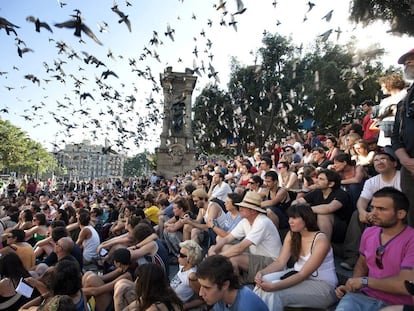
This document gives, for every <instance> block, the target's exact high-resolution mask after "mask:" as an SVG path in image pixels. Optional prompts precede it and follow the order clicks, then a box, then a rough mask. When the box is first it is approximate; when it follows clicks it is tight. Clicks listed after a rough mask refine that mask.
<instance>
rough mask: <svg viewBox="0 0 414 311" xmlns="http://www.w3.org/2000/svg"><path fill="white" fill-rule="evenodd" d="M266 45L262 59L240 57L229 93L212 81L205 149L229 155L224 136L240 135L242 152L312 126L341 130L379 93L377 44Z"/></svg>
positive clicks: (201, 136) (198, 105)
mask: <svg viewBox="0 0 414 311" xmlns="http://www.w3.org/2000/svg"><path fill="white" fill-rule="evenodd" d="M262 42H263V46H262V47H261V48H259V49H258V51H257V61H256V63H255V64H252V65H249V66H241V65H240V64H239V63H238V62H237V61H236V60H234V61H233V63H232V66H231V77H230V81H229V84H228V91H227V92H226V91H223V90H219V89H218V88H217V86H214V85H209V86H207V87H206V88H205V89H204V90H203V91H202V93H201V95H200V96H199V97H198V98H197V99H196V102H195V106H194V113H195V114H194V120H195V122H194V123H193V124H194V133H196V135H195V137H196V142H197V144H198V145H199V146H200V148H201V149H202V151H204V152H210V153H217V152H221V151H222V150H223V149H224V148H223V146H222V145H221V142H222V141H223V140H227V141H232V140H236V141H238V142H240V144H238V146H239V149H238V150H237V152H240V151H242V150H241V147H242V146H246V145H247V144H248V143H251V142H253V143H255V145H256V146H257V147H262V146H264V144H265V143H266V142H269V141H272V140H275V139H277V138H281V137H284V136H286V135H287V134H288V132H289V131H290V130H298V129H310V128H311V127H312V126H313V128H312V129H315V128H316V127H317V128H318V129H323V131H325V132H326V131H333V132H336V131H337V130H338V127H339V126H340V124H341V121H345V119H346V120H347V121H350V120H351V119H353V118H356V117H359V116H360V113H361V112H360V110H359V109H358V106H359V104H360V103H361V102H362V101H363V100H365V99H375V98H378V91H379V85H378V82H377V81H378V78H379V77H380V76H382V75H384V74H385V72H384V68H383V67H382V65H381V63H380V62H379V61H376V59H377V58H378V56H380V55H381V54H382V53H383V50H382V49H380V48H379V47H377V46H372V47H371V48H370V49H368V51H365V52H360V51H357V49H356V48H355V46H356V43H355V39H354V40H353V41H352V40H351V41H350V42H349V43H348V44H347V45H345V46H339V45H335V44H332V43H328V42H324V41H323V40H321V39H319V40H317V41H316V42H315V44H314V45H313V46H312V47H310V49H309V50H308V51H307V52H306V53H305V52H303V49H302V47H300V46H295V45H294V44H293V43H292V41H291V40H290V39H289V38H286V37H283V36H280V35H278V34H274V35H272V34H269V33H267V34H266V35H265V36H264V38H263V41H262ZM305 120H312V121H313V123H312V124H313V125H312V126H311V127H307V126H305V124H304V121H305Z"/></svg>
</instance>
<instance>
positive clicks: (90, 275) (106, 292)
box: [82, 248, 135, 310]
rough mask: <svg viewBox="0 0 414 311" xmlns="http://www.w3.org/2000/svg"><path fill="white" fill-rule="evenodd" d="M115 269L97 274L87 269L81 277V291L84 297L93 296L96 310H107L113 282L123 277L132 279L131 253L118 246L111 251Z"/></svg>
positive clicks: (109, 304)
mask: <svg viewBox="0 0 414 311" xmlns="http://www.w3.org/2000/svg"><path fill="white" fill-rule="evenodd" d="M113 262H114V265H115V268H116V269H115V270H113V271H111V272H109V273H107V274H104V275H97V274H96V273H94V272H93V271H87V272H85V274H84V275H83V277H82V291H83V294H84V295H85V297H86V299H87V300H89V298H90V297H91V296H93V297H94V298H95V309H96V310H108V308H109V307H111V305H112V303H113V301H112V299H113V290H114V286H115V283H116V282H117V281H119V280H122V279H125V280H130V281H134V280H135V277H134V269H133V268H132V267H131V253H130V251H129V250H128V249H126V248H118V249H117V250H115V251H114V253H113ZM134 266H135V265H134Z"/></svg>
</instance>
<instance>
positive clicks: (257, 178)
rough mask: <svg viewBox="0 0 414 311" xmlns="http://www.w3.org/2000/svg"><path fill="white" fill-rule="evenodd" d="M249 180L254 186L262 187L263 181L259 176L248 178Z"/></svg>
mask: <svg viewBox="0 0 414 311" xmlns="http://www.w3.org/2000/svg"><path fill="white" fill-rule="evenodd" d="M271 172H272V171H271ZM250 179H251V180H253V181H254V182H255V183H256V184H259V186H260V187H261V186H262V185H263V179H262V177H260V176H259V175H253V176H252V177H250Z"/></svg>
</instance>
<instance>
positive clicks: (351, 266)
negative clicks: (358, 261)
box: [340, 261, 354, 271]
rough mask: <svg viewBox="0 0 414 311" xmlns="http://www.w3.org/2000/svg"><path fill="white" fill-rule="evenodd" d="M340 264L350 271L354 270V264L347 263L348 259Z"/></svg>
mask: <svg viewBox="0 0 414 311" xmlns="http://www.w3.org/2000/svg"><path fill="white" fill-rule="evenodd" d="M340 266H341V267H342V268H344V269H345V270H348V271H352V270H354V266H353V265H351V264H349V263H347V262H346V261H342V262H341V264H340Z"/></svg>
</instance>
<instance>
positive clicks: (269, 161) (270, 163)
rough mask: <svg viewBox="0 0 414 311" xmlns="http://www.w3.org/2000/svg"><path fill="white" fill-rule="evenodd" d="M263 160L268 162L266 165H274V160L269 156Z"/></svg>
mask: <svg viewBox="0 0 414 311" xmlns="http://www.w3.org/2000/svg"><path fill="white" fill-rule="evenodd" d="M262 161H264V162H265V163H266V165H267V166H269V167H272V165H273V161H272V159H271V158H269V157H262Z"/></svg>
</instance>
